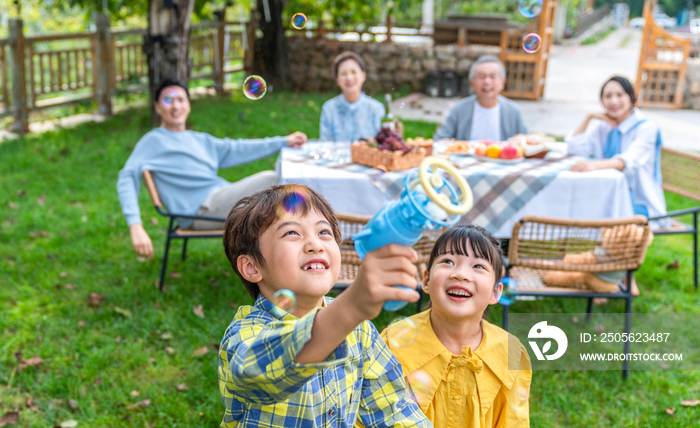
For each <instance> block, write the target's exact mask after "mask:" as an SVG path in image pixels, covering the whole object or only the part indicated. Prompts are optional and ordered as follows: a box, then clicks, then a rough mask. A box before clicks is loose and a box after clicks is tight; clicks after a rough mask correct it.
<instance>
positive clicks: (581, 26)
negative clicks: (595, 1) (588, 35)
mask: <svg viewBox="0 0 700 428" xmlns="http://www.w3.org/2000/svg"><path fill="white" fill-rule="evenodd" d="M609 13H610V5H609V4H606V5H605V6H602V7H599V8H598V9H596V10H594V11H591V12H590V13H586V14H583V15H580V16H579V17H578V19H577V20H576V28H575V30H574V37H576V36H580V35H581V34H583V32H584V31H586V30H588V29H589V28H591V27H592V26H593V25H594V24H595V23H597V22H598V21H600V20H601V19H603V18H605V17H606V16H608V14H609Z"/></svg>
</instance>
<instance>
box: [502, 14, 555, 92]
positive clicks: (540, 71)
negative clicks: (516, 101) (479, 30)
mask: <svg viewBox="0 0 700 428" xmlns="http://www.w3.org/2000/svg"><path fill="white" fill-rule="evenodd" d="M556 7H557V2H556V0H544V1H543V3H542V12H541V13H540V14H539V16H538V17H537V18H535V19H533V20H532V21H530V23H529V24H528V25H527V26H526V27H525V28H522V29H517V30H510V31H507V32H506V31H504V32H503V33H502V35H501V62H503V65H504V66H505V67H506V83H505V88H504V90H503V95H504V96H506V97H508V98H521V99H529V100H536V99H539V98H540V97H542V95H544V83H545V77H546V75H547V61H548V60H549V49H550V46H551V44H552V38H553V36H552V34H553V28H552V26H553V24H554V11H555V10H556ZM528 33H537V34H538V35H539V36H540V37H541V38H542V42H541V47H540V49H539V50H538V51H537V52H535V53H527V52H525V51H524V50H523V37H524V36H525V35H526V34H528Z"/></svg>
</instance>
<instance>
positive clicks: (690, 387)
mask: <svg viewBox="0 0 700 428" xmlns="http://www.w3.org/2000/svg"><path fill="white" fill-rule="evenodd" d="M331 95H332V94H310V95H303V94H295V93H288V92H273V93H269V94H267V96H266V97H265V98H263V99H262V100H261V101H257V102H251V101H248V100H245V99H244V98H243V97H242V96H239V95H238V94H236V95H235V96H234V97H233V98H207V99H202V100H197V101H195V102H193V106H192V114H191V127H192V128H193V129H196V130H199V131H204V132H209V133H211V134H213V135H216V136H220V137H223V136H232V137H263V136H269V135H284V134H287V133H289V132H292V131H294V130H301V131H304V132H306V133H308V135H309V136H310V137H311V138H314V137H318V120H319V116H320V109H321V106H322V104H323V102H324V101H325V100H327V99H328V98H330V97H331ZM405 127H406V134H407V136H417V135H431V134H432V133H433V131H434V129H435V125H434V124H430V123H421V122H406V123H405ZM149 129H150V126H149V119H148V116H147V114H146V111H145V110H144V109H136V110H129V111H126V112H124V113H122V114H120V115H118V116H117V117H114V118H112V119H109V120H107V121H105V122H103V123H94V124H92V123H91V124H84V125H81V126H78V127H76V128H73V129H70V130H59V131H55V132H50V133H46V134H42V135H31V136H28V137H26V138H23V139H19V140H14V141H6V142H4V143H2V144H0V170H1V171H3V172H2V174H0V206H1V207H2V208H1V209H0V284H1V286H0V302H1V304H2V310H0V332H2V333H0V334H2V336H1V337H2V340H0V415H1V414H2V413H4V412H6V411H9V410H11V409H13V408H20V409H22V411H21V415H20V418H21V419H20V420H21V426H23V427H46V426H53V424H55V423H60V422H62V421H65V420H68V419H75V420H78V421H79V422H80V425H79V426H83V427H120V426H121V427H131V426H134V427H141V426H150V427H154V426H180V427H193V426H215V425H217V424H218V423H219V422H220V420H221V415H222V409H223V407H222V404H221V400H220V398H219V392H218V383H217V374H216V368H217V356H216V352H215V350H214V348H213V346H212V345H214V344H218V343H219V340H220V338H221V336H222V334H223V332H224V330H225V328H226V327H227V325H228V324H229V322H230V320H231V318H232V317H233V314H234V309H233V307H235V306H236V305H243V304H250V303H252V299H251V298H250V297H248V296H247V294H246V292H245V290H244V288H243V286H242V285H241V283H240V281H239V280H238V279H237V278H236V277H235V275H232V271H231V268H230V266H229V265H228V262H227V261H226V258H225V256H224V254H223V251H222V246H221V243H220V242H219V241H218V240H195V241H193V242H191V243H190V245H189V248H188V258H187V260H186V261H185V262H181V261H180V259H179V247H178V246H177V245H176V246H175V247H174V250H175V251H173V252H171V260H170V268H169V270H170V272H177V273H179V274H181V276H180V277H176V278H169V279H168V280H167V290H166V292H165V293H164V294H161V293H158V292H157V290H156V288H155V286H154V282H155V279H156V278H157V277H158V273H159V262H160V260H159V258H160V257H161V256H162V251H163V248H162V247H163V242H164V234H163V233H164V228H165V227H166V225H165V222H164V220H163V219H162V218H160V217H159V216H157V215H156V213H155V211H154V210H153V209H152V207H151V205H150V201H149V199H148V196H147V195H146V192H145V191H142V192H141V198H140V205H141V208H142V216H143V219H144V222H145V227H146V229H147V231H148V232H149V234H150V235H151V237H152V238H153V240H154V244H155V246H156V257H155V259H154V260H151V261H148V262H144V263H140V262H139V261H137V257H136V254H135V253H134V252H133V249H132V248H131V244H130V240H129V236H128V230H127V227H126V224H125V222H124V220H123V219H122V216H121V211H120V207H119V202H118V200H117V195H116V190H115V183H116V178H117V173H118V171H119V169H121V168H122V166H123V165H124V162H125V161H126V159H127V157H128V156H129V154H130V152H131V149H132V148H133V146H134V145H135V144H136V142H137V141H138V139H139V138H140V137H141V136H142V135H143V134H144V133H146V132H147V131H148V130H149ZM274 161H275V158H274V157H271V158H268V159H265V160H261V161H258V162H255V163H252V164H249V165H246V166H243V167H240V168H231V169H228V170H223V171H221V175H222V176H223V177H224V178H226V179H228V180H237V179H240V178H242V177H245V176H247V175H250V174H252V173H254V172H256V171H259V170H262V169H272V168H273V167H274ZM667 200H668V204H669V209H679V208H683V207H688V206H693V205H694V204H695V203H694V202H692V201H689V200H687V199H683V198H680V197H676V196H674V195H667ZM156 223H157V224H156ZM42 231H43V232H44V233H41V232H42ZM42 235H45V236H42ZM691 242H692V241H691V239H690V237H689V236H675V237H673V236H667V237H658V238H656V239H655V241H654V243H653V245H652V247H651V249H650V251H649V253H648V255H647V260H646V262H645V264H644V266H643V267H642V269H641V270H640V271H639V272H638V274H637V278H638V282H639V284H640V288H641V289H642V296H641V297H639V298H637V299H636V300H635V303H634V309H635V311H638V312H681V313H685V312H689V313H698V312H700V299H699V298H698V296H699V294H700V293H698V292H697V291H695V290H694V289H693V287H692V283H691V270H692V266H691V250H690V248H691ZM676 259H678V260H679V261H680V264H681V266H680V269H678V270H666V265H667V264H668V263H670V262H672V261H673V260H676ZM67 284H72V289H67V288H66V285H67ZM59 285H60V287H59ZM91 292H96V293H99V294H101V295H104V296H106V299H105V300H103V301H102V303H101V304H100V305H99V306H98V307H92V306H90V305H89V304H88V303H87V301H86V299H87V297H88V295H89V294H90V293H91ZM199 304H201V305H203V308H204V313H205V316H206V317H205V318H204V319H202V318H199V317H197V316H195V315H194V314H193V312H192V308H193V306H195V305H199ZM116 308H119V309H125V310H127V311H129V312H130V314H131V316H125V315H122V314H121V313H119V312H117V311H116ZM512 310H513V311H515V312H529V311H539V312H559V311H564V312H583V311H585V302H583V301H560V300H540V301H535V302H519V303H518V304H516V305H514V306H513V307H512ZM596 310H598V311H603V310H606V311H615V312H620V311H623V310H624V308H623V306H622V304H621V303H618V302H612V303H610V304H608V305H606V306H605V307H597V308H596ZM410 313H411V309H405V310H403V311H402V312H401V314H403V315H408V314H410ZM487 315H488V317H489V318H491V319H494V320H496V321H500V308H498V307H494V308H492V309H490V310H489V312H488V314H487ZM395 316H397V314H387V313H383V314H382V315H380V317H378V318H377V319H375V320H374V321H375V323H376V325H377V327H378V328H379V329H382V328H383V327H384V326H386V324H387V323H388V322H389V321H390V320H391V319H392V318H393V317H395ZM165 332H170V333H171V334H172V339H170V340H163V339H161V338H160V336H161V335H162V334H163V333H165ZM168 346H170V347H172V348H173V349H174V351H175V352H174V354H173V355H169V354H168V353H167V352H166V347H168ZM203 346H205V347H208V348H209V351H210V352H209V353H208V354H206V355H204V356H203V357H199V358H192V357H191V354H192V352H193V351H194V350H195V349H197V348H199V347H203ZM17 351H21V352H22V355H23V357H24V358H28V357H31V356H40V357H41V358H43V360H44V363H43V365H41V366H40V367H38V368H36V369H34V368H29V369H26V370H22V371H20V370H18V367H17V362H16V357H15V352H17ZM180 383H186V384H187V385H188V388H187V390H185V391H181V392H180V391H177V390H176V387H177V385H178V384H180ZM131 391H138V392H139V393H140V395H139V396H138V397H132V396H131V395H130V392H131ZM29 398H31V399H32V401H33V403H35V404H37V405H38V406H37V407H35V409H34V410H30V409H27V408H26V403H27V400H28V399H29ZM147 398H148V399H151V400H152V401H151V405H150V406H149V407H146V408H143V409H140V410H135V411H129V410H127V409H126V406H128V405H130V404H133V403H136V402H137V401H140V400H143V399H147ZM690 398H700V374H698V373H697V372H693V371H667V372H661V371H647V372H632V373H631V375H630V378H629V380H628V381H627V382H622V380H621V378H620V372H619V371H610V372H603V371H598V372H594V371H589V372H587V373H584V372H576V371H558V372H536V373H534V375H533V384H532V398H531V419H532V426H533V427H570V426H609V427H613V426H639V427H646V426H649V427H656V426H677V427H686V426H691V425H693V423H696V422H697V419H698V415H699V414H700V413H699V409H698V408H693V407H682V406H680V401H681V400H683V399H690ZM68 400H75V401H76V402H77V404H78V407H77V408H76V409H71V407H70V406H69V404H68ZM666 407H675V408H677V412H676V414H675V415H673V416H669V415H668V414H666V412H665V410H664V409H665V408H666Z"/></svg>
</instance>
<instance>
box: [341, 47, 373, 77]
mask: <svg viewBox="0 0 700 428" xmlns="http://www.w3.org/2000/svg"><path fill="white" fill-rule="evenodd" d="M349 59H351V60H353V61H355V62H356V63H357V65H359V66H360V70H362V71H367V67H366V66H365V60H363V59H362V57H361V56H360V55H358V54H356V53H355V52H351V51H347V52H343V53H341V54H340V55H338V56H337V57H335V59H334V60H333V77H338V69H339V68H340V64H342V63H344V62H345V61H347V60H349Z"/></svg>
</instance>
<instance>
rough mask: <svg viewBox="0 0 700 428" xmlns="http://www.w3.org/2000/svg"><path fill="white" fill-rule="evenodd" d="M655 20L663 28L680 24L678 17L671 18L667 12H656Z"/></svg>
mask: <svg viewBox="0 0 700 428" xmlns="http://www.w3.org/2000/svg"><path fill="white" fill-rule="evenodd" d="M654 21H656V25H658V26H659V27H661V28H675V27H676V26H677V25H678V20H677V19H676V18H671V17H670V16H668V15H666V14H665V13H655V14H654Z"/></svg>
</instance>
